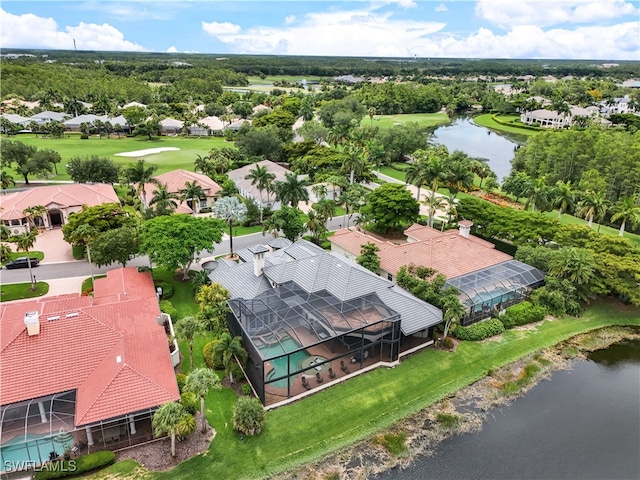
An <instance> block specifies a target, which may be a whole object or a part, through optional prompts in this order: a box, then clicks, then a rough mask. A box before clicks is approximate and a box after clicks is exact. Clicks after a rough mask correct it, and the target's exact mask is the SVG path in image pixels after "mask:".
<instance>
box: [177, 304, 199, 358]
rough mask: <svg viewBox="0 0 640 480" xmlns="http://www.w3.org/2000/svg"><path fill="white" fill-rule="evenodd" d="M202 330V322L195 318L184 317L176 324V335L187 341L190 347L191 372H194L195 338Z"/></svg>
mask: <svg viewBox="0 0 640 480" xmlns="http://www.w3.org/2000/svg"><path fill="white" fill-rule="evenodd" d="M202 330H203V325H202V322H200V320H198V319H197V318H195V317H191V316H189V317H184V318H182V319H181V320H179V321H178V322H176V335H177V336H178V337H180V338H182V339H184V340H186V342H187V344H188V345H189V364H190V366H191V370H193V338H194V337H195V336H196V335H197V334H198V333H200V332H201V331H202Z"/></svg>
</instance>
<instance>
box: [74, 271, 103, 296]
mask: <svg viewBox="0 0 640 480" xmlns="http://www.w3.org/2000/svg"><path fill="white" fill-rule="evenodd" d="M106 276H107V275H106V274H105V275H94V276H93V278H91V277H89V278H85V279H84V280H83V281H82V286H81V287H80V293H82V292H84V291H85V290H87V289H89V288H91V289H93V279H94V278H105V277H106Z"/></svg>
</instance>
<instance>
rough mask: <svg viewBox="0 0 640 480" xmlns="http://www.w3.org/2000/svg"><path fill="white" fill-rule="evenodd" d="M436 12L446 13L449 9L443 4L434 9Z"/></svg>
mask: <svg viewBox="0 0 640 480" xmlns="http://www.w3.org/2000/svg"><path fill="white" fill-rule="evenodd" d="M434 10H435V11H436V12H446V11H448V10H449V9H448V8H447V6H446V5H445V4H444V3H441V4H440V5H438V6H437V7H436V8H434Z"/></svg>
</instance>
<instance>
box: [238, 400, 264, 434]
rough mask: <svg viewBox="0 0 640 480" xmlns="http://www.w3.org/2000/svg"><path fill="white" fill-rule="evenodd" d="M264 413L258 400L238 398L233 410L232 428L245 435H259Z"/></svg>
mask: <svg viewBox="0 0 640 480" xmlns="http://www.w3.org/2000/svg"><path fill="white" fill-rule="evenodd" d="M264 422H265V412H264V408H263V407H262V403H260V400H258V399H257V398H254V397H240V398H238V402H237V403H236V406H235V407H234V408H233V428H234V429H235V430H236V431H238V432H240V433H243V434H245V435H259V434H260V432H261V431H262V427H264Z"/></svg>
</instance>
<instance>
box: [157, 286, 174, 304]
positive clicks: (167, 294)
mask: <svg viewBox="0 0 640 480" xmlns="http://www.w3.org/2000/svg"><path fill="white" fill-rule="evenodd" d="M155 285H156V287H162V299H163V300H169V299H170V298H171V297H173V285H171V284H170V283H165V282H155Z"/></svg>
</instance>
